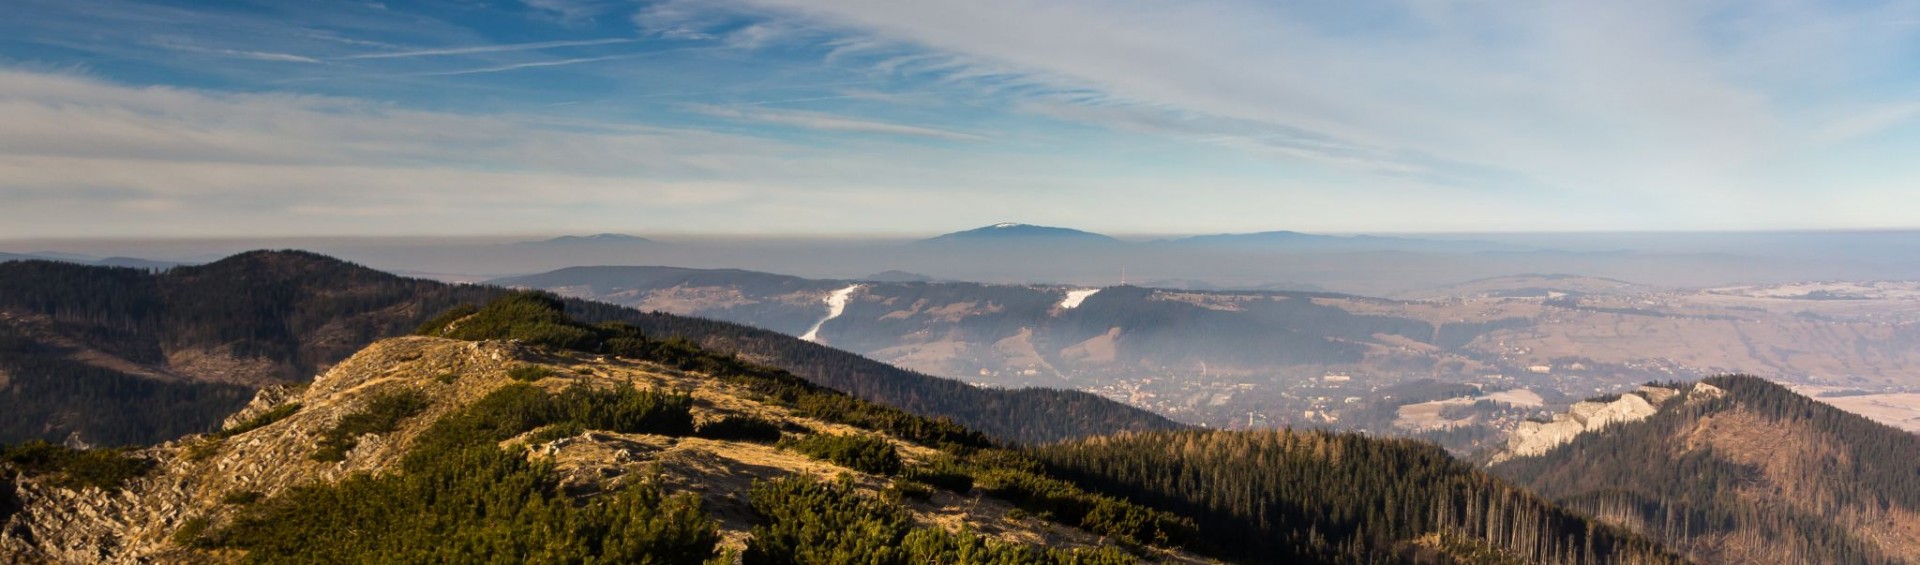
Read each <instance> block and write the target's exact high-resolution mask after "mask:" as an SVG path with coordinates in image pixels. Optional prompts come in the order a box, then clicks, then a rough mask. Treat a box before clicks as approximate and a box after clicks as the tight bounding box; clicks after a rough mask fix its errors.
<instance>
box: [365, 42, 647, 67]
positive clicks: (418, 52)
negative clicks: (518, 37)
mask: <svg viewBox="0 0 1920 565" xmlns="http://www.w3.org/2000/svg"><path fill="white" fill-rule="evenodd" d="M634 41H635V40H634V39H631V38H623V37H608V38H602V39H586V40H577V41H537V42H532V43H501V44H494V45H470V46H466V47H439V48H432V49H410V50H406V51H388V52H384V53H363V54H359V55H347V56H344V57H338V59H340V60H342V61H353V60H364V59H402V58H409V57H444V56H449V55H476V54H482V53H506V52H512V51H541V50H547V49H559V48H564V47H588V46H593V45H613V44H619V43H633V42H634Z"/></svg>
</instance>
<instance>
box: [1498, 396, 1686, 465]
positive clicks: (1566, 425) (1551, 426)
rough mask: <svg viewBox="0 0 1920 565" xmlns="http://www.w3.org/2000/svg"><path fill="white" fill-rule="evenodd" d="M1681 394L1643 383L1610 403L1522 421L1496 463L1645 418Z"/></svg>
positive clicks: (1577, 405) (1580, 406)
mask: <svg viewBox="0 0 1920 565" xmlns="http://www.w3.org/2000/svg"><path fill="white" fill-rule="evenodd" d="M1679 394H1680V391H1679V390H1677V389H1671V388H1664V387H1656V386H1641V387H1640V388H1639V389H1638V390H1635V391H1634V392H1632V393H1628V394H1622V395H1620V397H1619V398H1617V399H1614V400H1611V401H1607V402H1598V401H1592V400H1588V401H1583V402H1576V403H1574V404H1573V406H1571V407H1569V408H1568V409H1567V411H1566V412H1563V413H1560V414H1555V415H1554V416H1553V419H1552V420H1551V421H1547V422H1537V421H1533V420H1528V421H1525V422H1521V423H1520V425H1519V426H1518V427H1516V428H1514V429H1513V433H1511V434H1509V435H1508V436H1507V446H1506V449H1505V450H1503V451H1501V452H1500V453H1499V454H1496V455H1494V457H1493V462H1494V463H1499V462H1501V461H1506V460H1508V459H1512V458H1515V457H1532V456H1536V455H1540V454H1544V453H1546V452H1547V451H1549V450H1552V449H1553V448H1555V447H1559V446H1562V445H1566V444H1567V443H1570V442H1572V441H1573V439H1574V438H1576V437H1579V436H1580V434H1584V433H1588V432H1593V431H1598V430H1600V429H1602V428H1605V427H1607V426H1611V425H1614V424H1621V423H1626V422H1637V421H1640V420H1644V419H1646V418H1647V417H1648V416H1652V415H1653V414H1654V413H1655V412H1658V411H1659V407H1660V405H1663V404H1665V403H1666V402H1667V401H1669V400H1672V399H1673V398H1674V397H1675V396H1678V395H1679Z"/></svg>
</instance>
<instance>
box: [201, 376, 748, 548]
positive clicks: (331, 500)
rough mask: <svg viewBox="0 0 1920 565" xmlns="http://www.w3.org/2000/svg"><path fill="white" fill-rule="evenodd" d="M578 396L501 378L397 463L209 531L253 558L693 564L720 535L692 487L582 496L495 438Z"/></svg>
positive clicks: (559, 418)
mask: <svg viewBox="0 0 1920 565" xmlns="http://www.w3.org/2000/svg"><path fill="white" fill-rule="evenodd" d="M636 392H637V391H636ZM596 394H599V393H596ZM658 396H663V397H664V396H669V395H658ZM580 398H581V396H577V395H576V396H572V397H568V396H567V395H565V394H549V393H546V392H545V391H542V390H540V389H539V388H537V387H533V386H530V385H524V384H516V385H510V386H507V387H503V388H501V389H499V390H496V391H494V392H493V393H492V394H489V395H487V396H486V397H484V398H482V399H480V400H479V401H477V402H475V403H474V404H472V405H469V406H468V407H466V408H464V409H462V410H459V411H456V412H453V413H450V414H448V415H446V416H443V417H442V418H441V419H440V420H438V421H435V422H434V423H433V425H432V426H429V427H428V429H427V430H426V431H425V432H423V433H422V434H421V435H420V437H419V438H418V439H417V440H416V441H415V443H414V446H413V449H411V450H410V451H409V452H408V453H407V455H406V456H405V457H404V458H402V459H401V461H400V468H401V470H400V471H399V472H397V473H393V474H387V475H380V476H373V475H365V474H360V475H353V476H350V477H348V478H346V479H343V480H341V481H339V482H337V483H332V484H319V485H310V486H304V487H296V488H294V489H291V490H288V491H286V492H284V493H282V494H280V495H279V496H275V497H273V498H271V499H268V500H265V501H261V502H258V503H256V504H253V505H250V506H248V507H246V509H245V510H243V511H242V512H241V514H240V515H239V516H238V517H236V519H235V520H234V522H233V524H232V525H230V526H228V527H227V528H226V529H224V530H223V531H221V532H220V533H219V534H218V535H215V536H213V539H215V540H218V542H217V543H219V544H220V545H222V546H224V547H230V548H234V549H240V550H245V551H246V554H245V560H246V561H248V562H254V563H371V562H392V563H659V564H689V565H691V564H697V563H702V562H704V561H705V560H707V559H708V558H710V557H711V556H712V555H713V554H714V546H715V544H716V542H718V540H719V535H718V533H717V529H716V526H715V524H714V522H713V520H712V519H711V518H709V517H707V515H706V512H705V510H704V509H702V507H701V503H700V498H699V497H698V496H697V495H694V494H691V493H684V494H679V495H673V496H668V495H667V494H665V493H663V492H662V491H661V490H660V489H659V488H658V487H657V486H656V485H654V484H652V483H643V484H640V485H637V486H634V487H629V488H626V489H623V490H620V491H617V492H614V493H612V494H610V495H607V496H599V497H594V498H592V499H590V500H587V501H585V502H580V501H576V500H575V499H573V498H571V497H568V496H566V495H565V494H564V492H563V491H562V489H561V486H560V483H559V480H558V478H557V477H556V476H555V474H554V473H553V472H552V471H553V467H552V464H551V463H550V462H547V461H529V460H528V459H527V458H526V457H525V456H524V455H523V454H521V453H517V452H508V451H505V450H502V449H500V448H499V447H497V444H498V442H499V441H501V440H504V439H507V438H510V437H513V436H516V435H519V434H522V433H525V432H527V431H529V430H533V429H535V428H538V427H540V426H544V425H550V424H570V423H571V421H566V420H564V418H567V417H571V415H578V414H583V413H595V412H596V411H597V410H598V409H587V408H577V407H570V406H567V405H566V404H567V403H568V402H569V401H578V400H579V399H580ZM568 399H571V400H568ZM673 404H674V403H672V402H660V403H657V405H660V406H672V405H673Z"/></svg>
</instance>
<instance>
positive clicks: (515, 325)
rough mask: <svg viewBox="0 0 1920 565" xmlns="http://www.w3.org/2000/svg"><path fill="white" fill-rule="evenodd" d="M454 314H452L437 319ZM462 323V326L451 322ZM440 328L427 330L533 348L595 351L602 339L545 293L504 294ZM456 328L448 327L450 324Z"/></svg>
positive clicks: (432, 333)
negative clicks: (575, 319)
mask: <svg viewBox="0 0 1920 565" xmlns="http://www.w3.org/2000/svg"><path fill="white" fill-rule="evenodd" d="M452 314H454V312H452V311H449V312H447V313H445V314H442V315H441V316H437V317H435V319H436V320H438V319H440V318H442V317H448V316H451V315H452ZM455 320H458V321H459V323H458V324H451V322H453V321H455ZM446 321H447V322H448V323H447V324H442V325H440V326H439V328H438V329H437V330H436V329H433V328H425V327H423V328H422V329H426V330H428V331H426V332H423V333H426V334H428V335H441V336H446V337H450V338H454V339H464V340H470V341H479V340H489V339H512V340H519V341H522V342H526V343H529V344H533V345H541V346H546V347H554V348H558V349H573V350H579V351H593V350H596V349H598V348H599V346H600V342H601V337H600V336H599V335H597V334H598V332H596V331H595V330H594V328H592V327H590V326H587V325H585V324H581V323H579V322H575V321H573V320H572V319H571V318H568V317H567V315H566V303H565V302H563V301H561V299H560V297H558V296H554V295H552V294H549V293H545V292H526V291H523V292H513V293H508V294H505V295H502V296H501V297H499V298H496V299H494V300H493V301H492V302H489V303H487V305H486V306H483V307H481V308H479V309H478V310H476V311H474V313H473V314H472V315H470V316H465V317H464V319H462V318H461V317H454V318H452V319H449V320H446ZM429 324H431V322H429ZM449 324H450V325H452V327H448V325H449Z"/></svg>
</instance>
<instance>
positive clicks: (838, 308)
mask: <svg viewBox="0 0 1920 565" xmlns="http://www.w3.org/2000/svg"><path fill="white" fill-rule="evenodd" d="M859 289H860V285H857V284H856V285H853V286H849V287H846V288H843V289H840V290H836V291H833V294H829V295H827V300H826V303H827V317H825V318H821V319H820V321H818V322H814V323H813V327H811V328H807V333H805V334H802V335H801V336H800V339H804V340H807V341H812V342H819V341H820V326H824V325H827V321H829V320H832V319H834V318H838V317H840V314H841V313H843V312H846V311H847V299H848V297H851V296H853V291H855V290H859Z"/></svg>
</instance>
